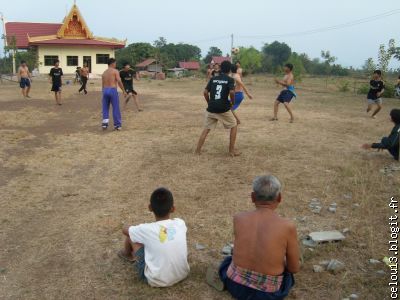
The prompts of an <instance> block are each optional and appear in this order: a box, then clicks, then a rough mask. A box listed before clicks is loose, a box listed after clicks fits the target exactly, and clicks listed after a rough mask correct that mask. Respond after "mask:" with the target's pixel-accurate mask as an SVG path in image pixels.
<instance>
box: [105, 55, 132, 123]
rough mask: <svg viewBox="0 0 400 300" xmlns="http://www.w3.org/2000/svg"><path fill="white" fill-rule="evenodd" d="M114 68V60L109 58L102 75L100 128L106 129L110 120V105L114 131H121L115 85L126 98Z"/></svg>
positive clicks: (115, 65)
mask: <svg viewBox="0 0 400 300" xmlns="http://www.w3.org/2000/svg"><path fill="white" fill-rule="evenodd" d="M116 67H117V63H116V60H115V59H114V58H110V59H109V60H108V69H107V70H105V71H104V73H103V75H102V87H103V100H102V102H103V122H102V124H101V127H102V128H103V130H105V129H107V128H108V122H109V120H110V118H109V113H110V112H109V111H110V104H111V105H112V110H113V121H114V129H115V130H121V129H122V124H121V111H120V109H119V96H118V90H117V85H118V86H119V87H120V89H121V90H122V91H123V92H124V96H126V92H125V89H124V86H123V84H122V81H121V77H120V76H119V72H118V71H117V69H116Z"/></svg>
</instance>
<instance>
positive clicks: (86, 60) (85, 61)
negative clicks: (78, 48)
mask: <svg viewBox="0 0 400 300" xmlns="http://www.w3.org/2000/svg"><path fill="white" fill-rule="evenodd" d="M83 64H84V65H85V64H86V65H87V67H88V68H89V73H92V57H91V56H84V57H83Z"/></svg>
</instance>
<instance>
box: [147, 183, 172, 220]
mask: <svg viewBox="0 0 400 300" xmlns="http://www.w3.org/2000/svg"><path fill="white" fill-rule="evenodd" d="M150 205H151V208H152V210H153V212H154V214H155V215H156V217H159V218H163V217H165V216H167V215H168V214H169V213H170V211H171V209H172V207H173V206H174V197H173V196H172V193H171V192H170V191H169V190H168V189H166V188H158V189H156V190H155V191H154V192H153V193H152V194H151V197H150Z"/></svg>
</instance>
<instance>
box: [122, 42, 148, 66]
mask: <svg viewBox="0 0 400 300" xmlns="http://www.w3.org/2000/svg"><path fill="white" fill-rule="evenodd" d="M154 55H155V48H154V47H153V46H152V45H150V44H149V43H133V44H130V45H128V46H127V47H125V48H123V49H119V50H117V51H116V52H115V57H116V59H117V62H118V67H119V68H120V67H121V66H122V64H123V63H124V62H127V63H129V64H130V65H131V66H135V65H136V64H138V63H140V62H141V61H143V60H145V59H147V58H151V57H154Z"/></svg>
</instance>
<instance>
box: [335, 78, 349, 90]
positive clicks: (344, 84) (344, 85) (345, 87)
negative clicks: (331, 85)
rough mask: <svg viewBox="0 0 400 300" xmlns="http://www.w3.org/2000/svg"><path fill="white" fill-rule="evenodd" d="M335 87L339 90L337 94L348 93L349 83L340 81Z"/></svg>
mask: <svg viewBox="0 0 400 300" xmlns="http://www.w3.org/2000/svg"><path fill="white" fill-rule="evenodd" d="M337 85H338V88H339V92H342V93H346V92H348V91H350V81H348V80H341V81H339V83H338V84H337Z"/></svg>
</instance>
